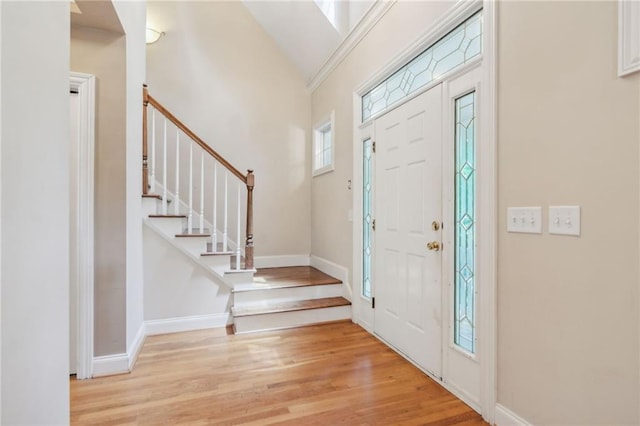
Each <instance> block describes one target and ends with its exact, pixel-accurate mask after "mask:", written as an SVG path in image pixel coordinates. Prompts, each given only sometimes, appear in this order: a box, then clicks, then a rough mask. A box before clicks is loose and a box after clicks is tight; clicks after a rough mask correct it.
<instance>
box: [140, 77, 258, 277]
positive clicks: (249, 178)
mask: <svg viewBox="0 0 640 426" xmlns="http://www.w3.org/2000/svg"><path fill="white" fill-rule="evenodd" d="M142 104H143V112H142V113H143V115H142V125H143V129H142V194H143V195H147V194H148V191H149V168H148V140H147V139H148V131H147V126H148V124H147V106H148V105H149V104H151V106H153V107H154V108H155V110H157V111H158V112H159V113H161V114H162V115H163V116H165V117H166V118H167V119H168V120H169V121H171V122H172V123H173V124H174V125H175V126H176V127H177V128H178V129H180V130H182V132H183V133H184V134H185V135H187V136H188V137H189V138H191V140H192V141H194V142H195V143H197V144H198V145H199V146H200V147H201V148H202V149H203V150H204V151H205V152H207V153H208V154H209V155H211V156H212V157H213V158H214V159H215V160H216V161H218V163H220V164H222V165H223V166H224V167H225V168H226V169H227V170H228V171H230V172H231V173H232V174H233V175H235V176H236V177H237V178H238V179H240V181H242V182H243V183H244V184H245V185H246V187H247V222H246V226H247V228H246V242H245V269H253V268H254V262H253V188H254V186H255V176H254V174H253V170H247V174H246V175H244V174H243V173H241V172H240V171H239V170H238V169H236V168H235V167H233V166H232V165H231V163H229V162H228V161H227V160H225V159H224V158H223V157H222V156H221V155H220V154H218V153H217V152H216V151H215V150H214V149H213V148H211V147H210V146H209V145H207V143H206V142H205V141H203V140H202V139H201V138H200V137H199V136H198V135H196V134H195V133H194V132H192V131H191V130H190V129H189V128H188V127H187V126H185V125H184V123H182V121H180V120H179V119H178V118H177V117H176V116H174V115H173V114H172V113H171V112H169V110H168V109H167V108H165V107H164V106H163V105H162V104H161V103H160V102H158V101H157V100H156V99H155V98H154V97H153V96H151V95H150V94H149V90H148V89H147V85H146V84H144V85H143V88H142ZM237 244H238V245H239V244H240V241H238V242H237Z"/></svg>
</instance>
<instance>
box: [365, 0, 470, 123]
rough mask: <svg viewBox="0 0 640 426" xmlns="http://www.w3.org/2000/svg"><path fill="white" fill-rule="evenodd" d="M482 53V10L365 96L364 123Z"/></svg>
mask: <svg viewBox="0 0 640 426" xmlns="http://www.w3.org/2000/svg"><path fill="white" fill-rule="evenodd" d="M480 53H482V11H479V12H477V13H476V14H475V15H473V16H471V17H470V18H469V19H467V20H466V21H464V22H463V23H462V24H460V25H459V26H457V27H456V28H454V29H453V30H452V31H451V32H449V33H448V34H447V35H445V36H444V37H442V38H441V39H440V40H438V41H437V42H436V43H434V44H433V45H431V46H430V47H429V48H427V49H426V50H425V51H424V52H422V53H421V54H419V55H418V56H416V57H415V58H414V59H412V60H411V61H410V62H409V63H408V64H406V65H405V66H403V67H402V68H400V69H399V70H398V71H396V72H395V73H393V74H392V75H391V77H389V78H387V79H386V80H385V81H383V82H382V83H380V84H379V85H377V86H376V87H374V88H373V89H372V90H371V91H370V92H368V93H367V94H366V95H364V96H363V97H362V121H363V122H364V121H366V120H368V119H369V118H371V117H372V116H373V115H375V114H377V113H379V112H381V111H384V110H386V109H387V108H389V107H390V106H391V105H393V104H394V103H396V102H398V101H400V100H401V99H403V98H406V97H407V96H409V95H410V94H412V93H414V92H416V91H417V90H419V89H420V88H422V87H424V86H426V85H427V84H429V83H431V82H432V81H435V80H437V79H439V78H440V77H442V75H444V74H445V73H447V72H449V71H451V70H453V69H454V68H456V67H459V66H460V65H464V64H466V63H467V62H469V61H470V60H471V59H473V58H475V57H476V56H478V55H480Z"/></svg>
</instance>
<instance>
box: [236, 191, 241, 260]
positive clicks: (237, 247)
mask: <svg viewBox="0 0 640 426" xmlns="http://www.w3.org/2000/svg"><path fill="white" fill-rule="evenodd" d="M241 190H242V185H241V184H240V182H238V222H237V224H238V225H237V230H238V232H237V233H236V269H237V270H240V191H241Z"/></svg>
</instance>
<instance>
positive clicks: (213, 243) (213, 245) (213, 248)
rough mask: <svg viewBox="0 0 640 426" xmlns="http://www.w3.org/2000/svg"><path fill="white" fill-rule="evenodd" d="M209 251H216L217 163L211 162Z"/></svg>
mask: <svg viewBox="0 0 640 426" xmlns="http://www.w3.org/2000/svg"><path fill="white" fill-rule="evenodd" d="M211 227H212V228H213V229H211V251H213V252H217V251H218V163H217V162H216V161H215V160H214V163H213V222H212V224H211Z"/></svg>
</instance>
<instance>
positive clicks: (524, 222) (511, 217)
mask: <svg viewBox="0 0 640 426" xmlns="http://www.w3.org/2000/svg"><path fill="white" fill-rule="evenodd" d="M507 232H522V233H525V234H542V207H509V208H507Z"/></svg>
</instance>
